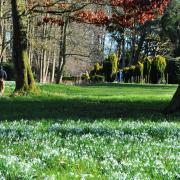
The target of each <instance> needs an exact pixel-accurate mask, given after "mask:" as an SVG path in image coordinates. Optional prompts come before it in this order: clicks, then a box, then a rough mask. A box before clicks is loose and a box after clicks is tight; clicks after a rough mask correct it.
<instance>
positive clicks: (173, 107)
mask: <svg viewBox="0 0 180 180" xmlns="http://www.w3.org/2000/svg"><path fill="white" fill-rule="evenodd" d="M177 111H180V85H179V87H178V89H177V91H176V93H175V94H174V96H173V98H172V100H171V102H170V104H169V105H168V106H167V107H166V108H165V110H164V113H165V114H169V113H173V112H177Z"/></svg>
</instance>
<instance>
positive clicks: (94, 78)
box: [91, 75, 104, 83]
mask: <svg viewBox="0 0 180 180" xmlns="http://www.w3.org/2000/svg"><path fill="white" fill-rule="evenodd" d="M91 81H92V82H94V83H100V82H104V76H101V75H95V76H92V77H91Z"/></svg>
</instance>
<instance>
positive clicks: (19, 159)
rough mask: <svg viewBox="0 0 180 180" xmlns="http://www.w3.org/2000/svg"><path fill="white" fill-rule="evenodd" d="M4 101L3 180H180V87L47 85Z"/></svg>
mask: <svg viewBox="0 0 180 180" xmlns="http://www.w3.org/2000/svg"><path fill="white" fill-rule="evenodd" d="M39 87H40V93H39V94H38V95H36V96H35V95H28V96H26V97H10V94H11V93H12V91H13V88H14V85H13V83H7V85H6V94H5V96H4V97H1V98H0V120H1V121H0V179H1V177H2V178H3V177H4V178H5V179H33V178H34V179H63V180H64V179H113V180H114V179H133V178H134V179H135V178H136V179H143V180H144V179H179V178H180V169H179V167H180V138H179V134H180V121H179V120H180V113H176V114H172V115H168V116H166V115H163V114H162V113H161V112H162V110H163V109H164V108H165V107H166V106H167V104H168V103H169V101H170V99H171V98H172V95H173V93H174V92H175V90H176V88H177V86H175V85H137V84H133V85H132V84H99V85H89V86H65V85H39Z"/></svg>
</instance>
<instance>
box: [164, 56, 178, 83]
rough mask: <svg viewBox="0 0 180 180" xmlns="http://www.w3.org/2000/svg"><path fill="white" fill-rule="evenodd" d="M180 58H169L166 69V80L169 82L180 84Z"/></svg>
mask: <svg viewBox="0 0 180 180" xmlns="http://www.w3.org/2000/svg"><path fill="white" fill-rule="evenodd" d="M179 63H180V59H178V58H168V59H167V66H166V70H165V74H166V80H167V81H168V83H169V84H178V83H179V82H180V72H179V68H180V64H179Z"/></svg>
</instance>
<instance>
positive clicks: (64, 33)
mask: <svg viewBox="0 0 180 180" xmlns="http://www.w3.org/2000/svg"><path fill="white" fill-rule="evenodd" d="M67 27H68V20H66V21H65V24H64V26H63V27H62V29H61V40H60V53H59V66H58V76H57V81H56V83H57V84H58V83H61V82H62V77H63V70H64V66H65V63H66V39H67Z"/></svg>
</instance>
